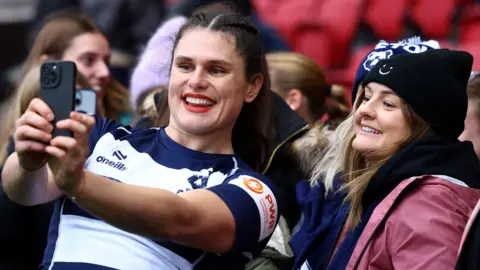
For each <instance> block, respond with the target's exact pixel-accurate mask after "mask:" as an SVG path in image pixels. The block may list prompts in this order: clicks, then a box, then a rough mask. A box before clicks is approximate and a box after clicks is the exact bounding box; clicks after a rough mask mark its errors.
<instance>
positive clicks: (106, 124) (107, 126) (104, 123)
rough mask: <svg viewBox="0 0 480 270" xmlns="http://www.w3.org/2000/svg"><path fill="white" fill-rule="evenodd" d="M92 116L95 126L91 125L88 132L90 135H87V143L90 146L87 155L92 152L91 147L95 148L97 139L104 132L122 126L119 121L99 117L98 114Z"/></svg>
mask: <svg viewBox="0 0 480 270" xmlns="http://www.w3.org/2000/svg"><path fill="white" fill-rule="evenodd" d="M94 117H95V126H94V127H93V130H92V132H91V133H90V136H89V137H88V144H89V146H90V151H89V153H88V155H89V156H90V155H91V154H92V152H93V149H94V148H95V145H96V144H97V142H98V140H99V139H100V138H101V137H102V136H103V135H105V133H107V132H110V131H112V130H114V129H116V128H118V127H121V126H122V125H121V124H120V123H117V122H116V121H114V120H111V119H108V118H101V117H98V116H94Z"/></svg>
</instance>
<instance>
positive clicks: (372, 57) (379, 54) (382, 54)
mask: <svg viewBox="0 0 480 270" xmlns="http://www.w3.org/2000/svg"><path fill="white" fill-rule="evenodd" d="M392 55H393V51H392V50H386V51H373V52H371V53H370V54H369V55H368V56H367V60H365V62H363V68H365V69H366V70H368V71H370V70H371V69H372V68H373V67H374V66H375V65H376V64H377V63H378V62H380V60H384V59H389V58H390V57H391V56H392Z"/></svg>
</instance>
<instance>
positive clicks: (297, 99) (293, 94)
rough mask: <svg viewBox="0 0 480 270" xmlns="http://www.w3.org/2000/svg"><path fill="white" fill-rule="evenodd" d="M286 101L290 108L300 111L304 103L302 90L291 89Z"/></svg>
mask: <svg viewBox="0 0 480 270" xmlns="http://www.w3.org/2000/svg"><path fill="white" fill-rule="evenodd" d="M285 102H286V103H287V104H288V106H290V109H292V110H294V111H298V109H299V108H300V107H301V106H302V104H303V94H302V92H301V91H300V90H298V89H291V90H290V91H288V93H287V95H286V96H285Z"/></svg>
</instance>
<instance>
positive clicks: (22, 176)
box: [2, 153, 62, 206]
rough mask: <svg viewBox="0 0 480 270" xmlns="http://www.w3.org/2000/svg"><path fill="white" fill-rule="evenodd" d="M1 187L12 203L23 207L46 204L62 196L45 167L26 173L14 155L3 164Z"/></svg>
mask: <svg viewBox="0 0 480 270" xmlns="http://www.w3.org/2000/svg"><path fill="white" fill-rule="evenodd" d="M2 185H3V189H4V191H5V194H7V196H8V197H9V198H10V199H11V200H12V201H14V202H16V203H18V204H21V205H25V206H32V205H37V204H43V203H47V202H50V201H53V200H55V199H57V198H59V197H60V196H62V192H61V191H60V190H59V189H58V188H57V187H56V185H55V182H54V181H53V175H52V173H51V171H50V169H49V168H48V166H47V165H45V166H43V167H41V168H40V169H38V170H36V171H33V172H29V171H26V170H24V169H22V167H21V166H20V164H19V163H18V156H17V154H16V153H13V154H12V155H10V156H9V157H8V159H7V161H6V162H5V166H4V168H3V171H2Z"/></svg>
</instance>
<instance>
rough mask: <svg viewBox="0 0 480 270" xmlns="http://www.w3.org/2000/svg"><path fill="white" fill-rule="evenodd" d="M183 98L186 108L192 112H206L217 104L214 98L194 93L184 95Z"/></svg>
mask: <svg viewBox="0 0 480 270" xmlns="http://www.w3.org/2000/svg"><path fill="white" fill-rule="evenodd" d="M182 100H183V106H184V107H185V109H186V110H187V111H189V112H192V113H206V112H208V111H210V109H212V108H213V106H214V105H215V104H216V102H215V101H214V100H212V99H211V98H209V97H207V96H204V95H200V94H193V93H187V94H185V95H183V97H182Z"/></svg>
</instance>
